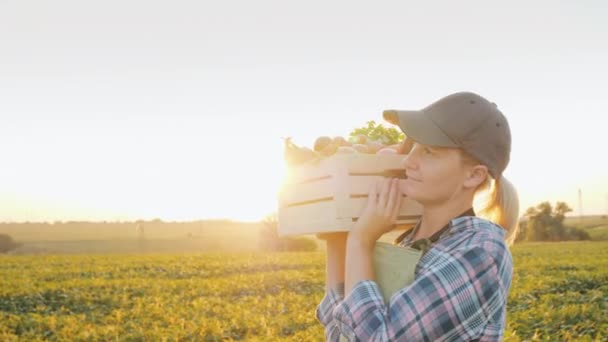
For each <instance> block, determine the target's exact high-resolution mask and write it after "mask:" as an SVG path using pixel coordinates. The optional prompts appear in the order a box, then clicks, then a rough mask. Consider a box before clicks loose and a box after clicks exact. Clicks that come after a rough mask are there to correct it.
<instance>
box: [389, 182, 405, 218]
mask: <svg viewBox="0 0 608 342" xmlns="http://www.w3.org/2000/svg"><path fill="white" fill-rule="evenodd" d="M396 183H397V184H396V188H397V189H396V190H397V191H396V196H397V200H396V203H395V207H394V208H393V215H392V216H391V220H392V222H396V221H397V218H398V217H399V212H400V211H401V203H402V201H403V193H402V192H401V189H400V188H399V180H397V182H396Z"/></svg>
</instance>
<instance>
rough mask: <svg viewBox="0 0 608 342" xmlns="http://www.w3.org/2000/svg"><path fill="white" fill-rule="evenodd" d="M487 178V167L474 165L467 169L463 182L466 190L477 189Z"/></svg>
mask: <svg viewBox="0 0 608 342" xmlns="http://www.w3.org/2000/svg"><path fill="white" fill-rule="evenodd" d="M487 177H488V167H487V166H485V165H475V166H473V167H471V168H470V169H469V172H468V174H467V178H466V179H465V181H464V186H465V187H466V188H473V189H475V188H477V187H478V186H479V185H481V184H482V183H483V182H484V181H485V180H486V178H487Z"/></svg>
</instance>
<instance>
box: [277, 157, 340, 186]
mask: <svg viewBox="0 0 608 342" xmlns="http://www.w3.org/2000/svg"><path fill="white" fill-rule="evenodd" d="M333 165H335V164H334V160H333V159H330V158H325V159H323V160H321V161H319V162H318V163H314V164H304V165H299V166H295V167H291V168H288V169H287V176H286V177H285V181H284V183H285V184H298V183H302V182H307V181H311V180H314V179H319V178H325V177H328V176H332V174H333Z"/></svg>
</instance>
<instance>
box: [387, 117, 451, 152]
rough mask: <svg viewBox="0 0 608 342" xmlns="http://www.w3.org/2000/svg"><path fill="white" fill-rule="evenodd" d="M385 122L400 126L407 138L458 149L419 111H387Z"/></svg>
mask: <svg viewBox="0 0 608 342" xmlns="http://www.w3.org/2000/svg"><path fill="white" fill-rule="evenodd" d="M382 116H383V117H384V120H386V121H388V122H390V123H392V124H394V125H398V126H399V127H400V128H401V130H402V131H403V133H404V134H405V136H406V137H408V138H412V139H414V140H415V141H417V142H419V143H421V144H424V145H429V146H440V147H458V145H457V144H456V143H455V142H454V141H452V139H450V137H448V136H447V135H446V134H445V133H444V132H443V131H442V130H441V128H439V126H437V125H436V124H435V122H433V120H431V118H430V117H429V116H428V115H426V114H425V113H424V112H423V111H419V110H385V111H384V112H383V113H382Z"/></svg>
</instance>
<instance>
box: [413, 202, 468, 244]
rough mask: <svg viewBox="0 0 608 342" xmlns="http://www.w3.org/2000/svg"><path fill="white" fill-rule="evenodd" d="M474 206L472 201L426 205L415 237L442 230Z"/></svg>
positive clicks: (424, 236)
mask: <svg viewBox="0 0 608 342" xmlns="http://www.w3.org/2000/svg"><path fill="white" fill-rule="evenodd" d="M472 207H473V203H472V200H471V201H462V202H454V201H448V202H447V203H444V204H443V205H439V206H428V205H427V206H424V209H423V211H422V218H421V221H420V227H419V228H418V232H417V233H416V236H414V238H415V239H421V238H428V237H430V236H432V235H433V234H435V233H436V232H438V231H439V230H441V228H443V227H444V226H445V225H446V224H448V222H450V221H451V220H452V219H453V218H455V217H456V216H458V215H460V214H462V213H463V212H465V211H466V210H468V209H470V208H472Z"/></svg>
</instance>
